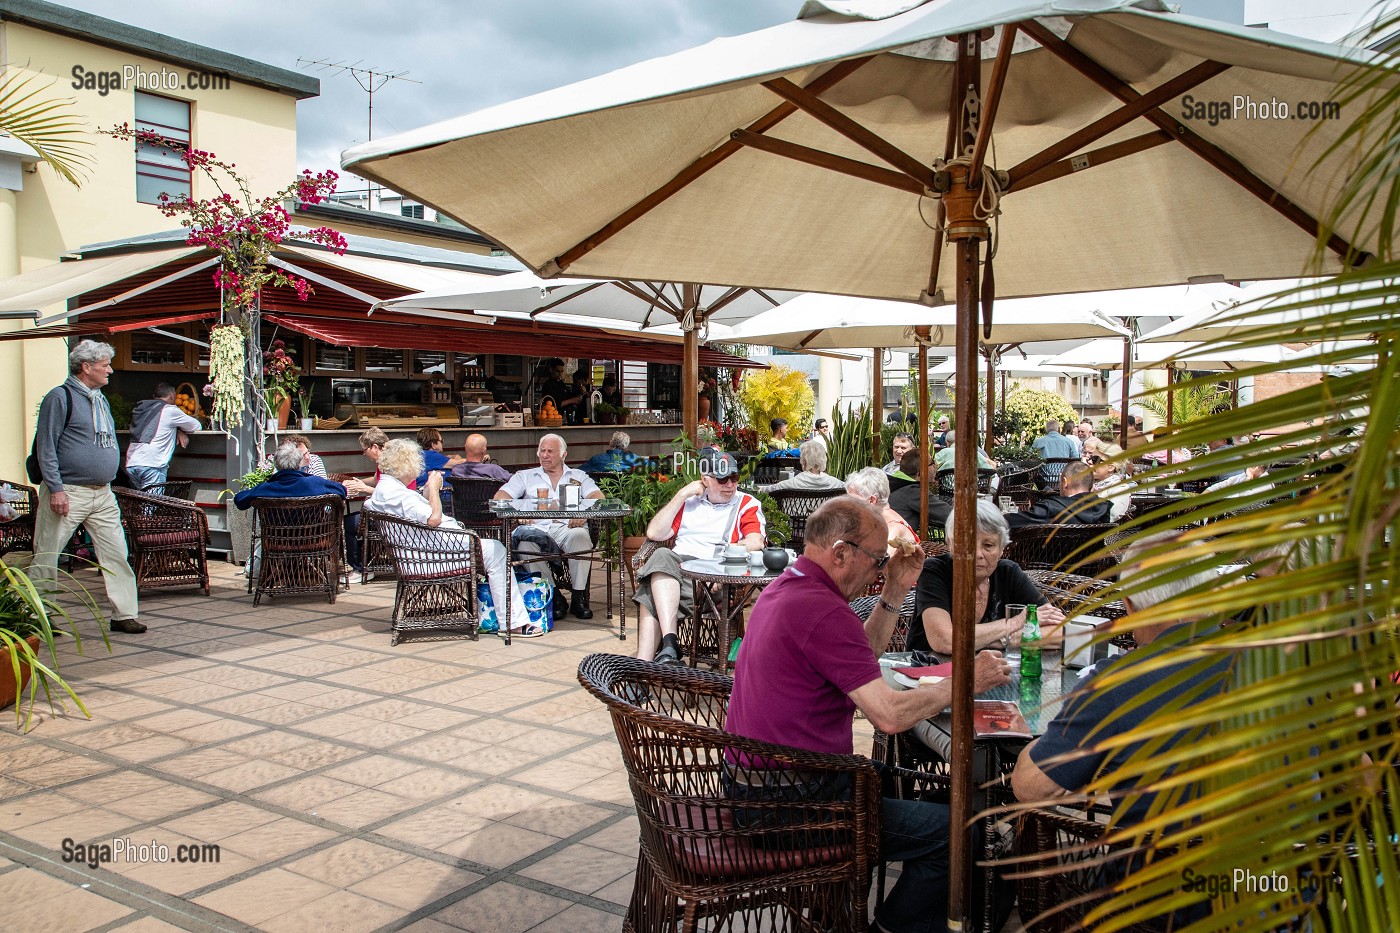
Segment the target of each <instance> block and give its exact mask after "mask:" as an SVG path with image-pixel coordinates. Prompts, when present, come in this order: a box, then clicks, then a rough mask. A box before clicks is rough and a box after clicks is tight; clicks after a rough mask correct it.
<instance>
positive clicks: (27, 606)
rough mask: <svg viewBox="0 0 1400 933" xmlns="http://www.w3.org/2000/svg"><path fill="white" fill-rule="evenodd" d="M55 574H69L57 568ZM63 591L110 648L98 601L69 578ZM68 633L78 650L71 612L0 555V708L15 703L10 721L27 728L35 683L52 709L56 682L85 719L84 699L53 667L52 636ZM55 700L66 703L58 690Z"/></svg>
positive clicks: (55, 662)
mask: <svg viewBox="0 0 1400 933" xmlns="http://www.w3.org/2000/svg"><path fill="white" fill-rule="evenodd" d="M56 572H57V573H60V577H59V579H63V580H68V581H71V580H72V578H71V577H69V576H68V575H67V574H63V573H61V572H60V571H56ZM63 588H64V591H65V592H67V593H68V594H69V595H72V596H74V597H76V598H77V599H78V600H79V601H80V602H81V603H82V604H83V606H84V607H86V608H87V610H88V611H89V612H91V613H92V617H93V619H94V620H95V621H96V622H97V623H98V626H97V630H98V632H99V633H101V635H102V643H103V644H104V645H107V649H108V650H109V651H110V650H111V644H110V643H109V642H108V641H107V632H106V630H105V629H104V628H103V619H102V613H101V611H100V610H99V609H98V607H97V604H96V603H95V602H94V601H93V599H92V597H91V596H90V595H89V594H88V592H87V590H85V589H84V588H83V587H82V586H81V585H79V584H78V583H77V582H76V581H73V582H72V583H71V585H69V584H68V583H65V584H64V585H63ZM62 635H70V636H72V638H73V644H74V647H76V648H77V650H78V653H79V654H82V650H83V641H82V636H81V635H80V634H79V633H78V628H77V625H76V624H74V621H73V618H72V616H70V615H69V614H68V611H67V610H66V609H64V608H63V607H62V606H60V605H58V604H57V603H56V602H54V601H53V600H52V599H51V598H50V595H49V594H48V593H46V592H44V591H42V590H40V589H39V587H38V586H36V585H35V583H34V581H33V579H32V578H31V577H30V576H29V574H28V573H27V572H26V571H24V570H22V569H20V568H19V567H13V566H11V565H9V564H7V563H5V561H4V559H3V558H0V652H3V653H4V654H5V655H8V657H7V658H5V657H0V709H3V708H4V707H6V706H9V705H10V704H11V703H14V704H15V725H16V726H17V727H19V728H21V729H23V730H24V731H26V732H27V731H28V730H29V728H30V725H31V723H32V721H33V717H34V701H35V698H36V697H37V695H38V692H39V689H40V688H42V689H43V691H44V698H45V699H47V700H48V702H49V709H50V710H52V709H53V708H54V707H53V703H54V699H55V696H56V694H57V691H56V690H55V689H54V688H58V690H61V691H62V692H63V693H66V694H67V695H68V696H69V698H71V699H72V700H73V702H74V703H75V704H77V707H78V709H79V710H80V711H81V712H82V714H83V715H84V716H86V717H88V718H89V719H91V718H92V714H91V713H89V712H88V709H87V707H86V706H84V705H83V701H82V700H81V699H79V698H78V695H77V694H76V693H75V692H73V688H72V687H71V686H69V684H68V682H67V681H66V680H64V679H63V677H62V676H60V675H59V673H58V650H57V648H56V647H55V645H54V638H55V637H58V636H62ZM26 688H27V691H28V695H29V703H28V708H27V710H26V709H25V704H24V695H25V692H26ZM57 698H58V700H59V705H60V706H61V707H63V708H65V709H66V704H65V703H64V702H63V698H62V696H61V695H58V696H57Z"/></svg>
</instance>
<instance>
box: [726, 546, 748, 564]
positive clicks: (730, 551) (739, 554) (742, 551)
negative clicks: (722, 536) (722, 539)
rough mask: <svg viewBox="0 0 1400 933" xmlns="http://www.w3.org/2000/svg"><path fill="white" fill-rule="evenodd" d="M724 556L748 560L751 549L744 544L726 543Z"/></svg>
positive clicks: (730, 558) (731, 558) (729, 558)
mask: <svg viewBox="0 0 1400 933" xmlns="http://www.w3.org/2000/svg"><path fill="white" fill-rule="evenodd" d="M724 556H725V558H726V559H728V560H747V559H748V556H749V549H748V548H746V547H744V546H743V545H742V544H726V545H725V546H724Z"/></svg>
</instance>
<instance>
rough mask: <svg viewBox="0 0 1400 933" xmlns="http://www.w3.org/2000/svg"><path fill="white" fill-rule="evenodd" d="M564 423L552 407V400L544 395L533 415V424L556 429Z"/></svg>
mask: <svg viewBox="0 0 1400 933" xmlns="http://www.w3.org/2000/svg"><path fill="white" fill-rule="evenodd" d="M563 423H564V416H563V415H561V414H559V409H558V408H556V407H555V405H554V399H552V398H550V397H549V396H548V395H546V396H545V397H544V398H543V399H541V400H540V410H539V411H538V412H536V413H535V424H537V425H539V426H540V427H545V428H557V427H559V426H561V425H562V424H563Z"/></svg>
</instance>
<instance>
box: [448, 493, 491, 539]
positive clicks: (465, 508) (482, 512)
mask: <svg viewBox="0 0 1400 933" xmlns="http://www.w3.org/2000/svg"><path fill="white" fill-rule="evenodd" d="M447 481H448V482H449V483H450V484H451V485H452V516H453V517H454V518H455V519H457V521H459V522H461V523H462V527H463V528H468V529H470V530H472V531H475V532H476V533H477V534H479V535H483V536H485V537H488V538H495V539H496V540H497V541H500V542H501V543H502V544H504V543H505V540H504V537H503V532H502V529H503V528H504V525H505V523H504V522H502V521H501V519H500V516H498V515H496V514H495V513H494V512H492V511H491V506H490V502H491V497H492V496H494V495H495V494H496V493H497V491H498V490H500V488H501V487H502V486H504V485H505V480H499V479H490V478H488V477H485V476H448V477H447Z"/></svg>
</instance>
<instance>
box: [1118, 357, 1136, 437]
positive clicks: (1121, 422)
mask: <svg viewBox="0 0 1400 933" xmlns="http://www.w3.org/2000/svg"><path fill="white" fill-rule="evenodd" d="M1132 381H1133V338H1132V337H1124V338H1123V407H1122V409H1121V410H1120V411H1119V412H1118V443H1119V445H1120V446H1121V447H1122V448H1123V449H1124V450H1127V449H1128V394H1129V393H1128V385H1129V383H1131V382H1132Z"/></svg>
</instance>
